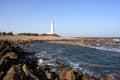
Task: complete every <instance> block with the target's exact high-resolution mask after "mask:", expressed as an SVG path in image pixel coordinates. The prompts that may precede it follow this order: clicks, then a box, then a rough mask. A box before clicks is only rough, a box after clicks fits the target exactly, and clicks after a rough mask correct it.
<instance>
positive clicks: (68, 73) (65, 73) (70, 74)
mask: <svg viewBox="0 0 120 80" xmlns="http://www.w3.org/2000/svg"><path fill="white" fill-rule="evenodd" d="M82 75H83V74H81V73H78V72H76V71H75V70H73V69H72V68H70V67H68V68H65V69H63V70H61V71H59V72H58V77H59V80H82Z"/></svg>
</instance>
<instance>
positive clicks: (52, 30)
mask: <svg viewBox="0 0 120 80" xmlns="http://www.w3.org/2000/svg"><path fill="white" fill-rule="evenodd" d="M50 33H51V34H55V31H54V20H52V21H51V32H50Z"/></svg>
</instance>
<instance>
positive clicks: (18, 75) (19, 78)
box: [3, 65, 27, 80]
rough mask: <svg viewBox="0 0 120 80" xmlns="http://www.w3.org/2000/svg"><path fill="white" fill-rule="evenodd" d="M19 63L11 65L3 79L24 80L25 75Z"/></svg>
mask: <svg viewBox="0 0 120 80" xmlns="http://www.w3.org/2000/svg"><path fill="white" fill-rule="evenodd" d="M20 66H21V65H13V66H12V67H11V68H10V69H9V70H8V71H7V74H6V75H5V77H4V78H3V80H23V79H24V80H25V79H26V78H27V77H26V78H25V75H24V73H23V71H22V70H21V67H20Z"/></svg>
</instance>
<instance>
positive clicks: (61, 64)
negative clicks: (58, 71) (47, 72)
mask: <svg viewBox="0 0 120 80" xmlns="http://www.w3.org/2000/svg"><path fill="white" fill-rule="evenodd" d="M54 64H55V65H56V66H63V63H62V62H60V61H56V62H55V63H54Z"/></svg>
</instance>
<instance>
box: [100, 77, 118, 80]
mask: <svg viewBox="0 0 120 80" xmlns="http://www.w3.org/2000/svg"><path fill="white" fill-rule="evenodd" d="M100 80H116V79H115V78H110V77H108V78H101V79H100Z"/></svg>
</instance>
